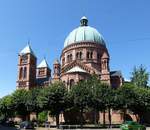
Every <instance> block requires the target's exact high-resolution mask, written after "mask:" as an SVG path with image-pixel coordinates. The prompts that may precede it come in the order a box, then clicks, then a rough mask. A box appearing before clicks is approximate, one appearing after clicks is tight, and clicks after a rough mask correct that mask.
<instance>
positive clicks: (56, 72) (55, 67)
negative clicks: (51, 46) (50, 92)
mask: <svg viewBox="0 0 150 130" xmlns="http://www.w3.org/2000/svg"><path fill="white" fill-rule="evenodd" d="M53 70H54V73H53V81H59V80H60V63H59V61H58V60H57V59H56V60H55V61H54V64H53Z"/></svg>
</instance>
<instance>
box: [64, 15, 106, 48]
mask: <svg viewBox="0 0 150 130" xmlns="http://www.w3.org/2000/svg"><path fill="white" fill-rule="evenodd" d="M80 42H94V43H98V44H102V45H105V41H104V39H103V37H102V35H101V34H100V33H99V32H98V31H97V30H96V29H95V28H93V27H90V26H88V19H87V18H86V17H85V16H83V17H82V18H81V20H80V26H79V27H78V28H76V29H74V30H73V31H72V32H70V34H69V35H68V37H67V38H66V40H65V43H64V47H67V46H68V45H71V44H73V43H80Z"/></svg>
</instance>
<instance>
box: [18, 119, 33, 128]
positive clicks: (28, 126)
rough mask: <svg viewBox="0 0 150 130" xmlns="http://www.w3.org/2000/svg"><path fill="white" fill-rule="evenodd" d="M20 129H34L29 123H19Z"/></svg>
mask: <svg viewBox="0 0 150 130" xmlns="http://www.w3.org/2000/svg"><path fill="white" fill-rule="evenodd" d="M20 129H31V130H33V129H34V124H33V123H32V122H31V121H23V122H21V123H20Z"/></svg>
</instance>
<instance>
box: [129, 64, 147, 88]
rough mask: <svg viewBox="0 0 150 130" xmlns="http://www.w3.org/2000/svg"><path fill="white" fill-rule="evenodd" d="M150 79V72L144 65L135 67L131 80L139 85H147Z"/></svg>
mask: <svg viewBox="0 0 150 130" xmlns="http://www.w3.org/2000/svg"><path fill="white" fill-rule="evenodd" d="M148 80H149V73H148V72H147V70H146V68H145V67H144V66H143V65H140V66H139V67H134V69H133V72H132V76H131V82H132V83H134V85H136V86H138V87H147V84H148Z"/></svg>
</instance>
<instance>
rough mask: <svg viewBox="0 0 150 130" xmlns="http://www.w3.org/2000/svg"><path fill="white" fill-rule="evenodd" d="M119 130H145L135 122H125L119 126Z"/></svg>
mask: <svg viewBox="0 0 150 130" xmlns="http://www.w3.org/2000/svg"><path fill="white" fill-rule="evenodd" d="M120 128H121V130H146V127H145V126H144V125H141V124H139V123H137V122H135V121H126V122H124V123H123V124H122V125H121V126H120Z"/></svg>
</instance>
